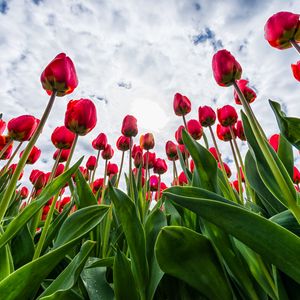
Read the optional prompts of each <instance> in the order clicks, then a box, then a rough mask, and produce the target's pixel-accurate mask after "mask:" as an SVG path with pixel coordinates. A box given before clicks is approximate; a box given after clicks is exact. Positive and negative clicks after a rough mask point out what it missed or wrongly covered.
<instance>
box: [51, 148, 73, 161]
mask: <svg viewBox="0 0 300 300" xmlns="http://www.w3.org/2000/svg"><path fill="white" fill-rule="evenodd" d="M59 153H60V157H59V162H65V161H67V160H68V158H69V155H70V150H69V149H63V150H60V149H57V150H56V151H55V152H54V154H53V159H54V160H56V159H57V157H58V155H59Z"/></svg>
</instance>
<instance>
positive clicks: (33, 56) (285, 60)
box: [0, 0, 300, 184]
mask: <svg viewBox="0 0 300 300" xmlns="http://www.w3.org/2000/svg"><path fill="white" fill-rule="evenodd" d="M297 4H298V5H297ZM298 9H299V1H296V0H294V1H288V0H286V1H282V0H268V1H259V0H252V1H251V0H228V1H221V0H220V1H211V0H194V1H192V0H177V1H176V0H143V1H142V0H124V1H114V0H110V1H109V0H89V1H88V0H85V1H83V0H82V1H79V0H73V1H72V0H65V1H63V0H10V1H9V0H7V1H5V0H0V33H1V34H0V53H1V55H0V82H1V85H0V99H1V111H2V112H3V118H4V120H6V121H8V120H9V119H10V118H12V117H15V116H18V115H22V114H32V115H34V116H36V117H41V114H42V112H43V109H44V108H45V106H46V104H47V101H48V96H47V94H46V93H45V91H44V90H43V89H42V87H41V84H40V74H41V72H42V70H43V68H44V67H45V66H46V65H47V64H48V63H49V62H50V61H51V60H52V59H53V58H54V57H55V56H56V55H57V54H58V53H60V52H65V53H66V54H67V55H68V56H70V57H71V59H72V60H73V62H74V64H75V67H76V69H77V74H78V78H79V86H78V88H77V89H76V90H75V91H74V92H73V94H71V95H68V96H66V97H63V98H57V100H56V103H55V105H54V109H53V111H52V113H51V115H50V118H49V120H48V123H47V125H46V128H45V129H44V132H43V135H42V137H41V138H40V139H39V141H38V146H39V147H40V148H41V149H42V157H41V159H40V160H39V162H38V163H37V164H36V165H35V167H36V168H42V169H44V170H45V171H47V170H49V169H50V165H52V163H53V160H52V154H53V152H54V150H55V149H54V146H53V145H52V144H51V142H50V135H51V132H52V131H53V129H54V128H55V127H56V126H60V125H62V124H63V120H64V113H65V109H66V106H67V103H68V100H70V99H79V98H90V99H92V100H93V101H94V103H95V104H96V107H97V111H98V124H97V126H96V128H95V129H94V130H93V131H92V132H91V133H90V134H89V135H87V136H86V137H84V138H80V142H79V146H78V150H79V151H77V153H76V156H77V157H79V156H81V155H82V154H86V155H87V156H88V155H91V154H95V153H94V151H93V149H92V147H91V145H90V144H91V140H92V139H93V138H94V137H95V136H96V135H97V134H99V133H100V132H105V133H106V134H107V135H108V139H109V143H111V144H113V145H115V142H116V140H117V138H118V136H119V135H120V129H121V124H122V120H123V117H124V116H125V115H126V114H133V115H135V116H136V117H137V119H138V125H139V132H140V133H141V134H142V133H145V132H153V133H154V135H155V139H156V147H155V150H156V152H157V153H158V156H160V157H164V156H165V154H164V146H165V142H166V141H167V140H174V131H175V130H176V129H177V127H178V126H179V125H181V123H182V120H181V119H180V118H179V117H176V116H175V114H174V113H173V108H172V103H173V96H174V94H175V93H176V92H180V93H182V94H184V95H186V96H187V97H189V99H190V100H191V102H192V112H191V113H190V114H189V115H188V119H190V118H197V111H198V107H199V106H200V105H201V106H202V105H212V106H213V108H217V107H221V106H223V105H225V104H232V105H235V104H234V102H233V90H232V88H222V87H219V86H218V85H217V84H216V83H215V81H214V79H213V76H212V70H211V59H212V56H213V54H214V52H216V51H217V50H218V49H222V48H226V49H227V50H229V51H230V52H231V53H232V54H233V55H234V56H235V57H236V59H237V60H238V61H239V62H240V64H241V65H242V67H243V78H246V79H249V81H250V86H252V87H253V88H255V90H256V91H257V93H258V98H257V100H256V102H255V103H253V109H254V111H255V113H256V114H257V116H258V119H259V121H260V122H261V124H262V126H263V128H265V130H266V133H267V135H271V134H272V133H276V132H277V131H278V129H277V125H276V121H275V118H274V116H273V115H272V112H271V109H270V107H269V105H268V102H267V100H268V99H269V98H270V99H273V100H277V101H279V102H281V103H282V104H284V109H285V111H286V112H287V114H288V115H290V116H298V117H299V116H300V106H299V96H300V84H299V82H296V81H295V79H294V78H293V76H292V73H291V68H290V65H291V63H294V62H296V61H297V60H299V59H300V58H299V55H298V54H297V53H296V51H295V50H294V49H289V50H285V51H280V50H277V49H274V48H271V47H270V46H269V45H268V43H267V42H266V41H265V40H264V24H265V22H266V20H267V19H268V18H269V17H270V16H271V15H272V14H274V13H276V12H278V11H291V12H294V13H298V12H299V10H298ZM236 108H237V109H240V107H238V106H236ZM135 141H136V142H138V138H136V140H135ZM220 145H221V149H222V152H223V153H224V154H223V156H224V157H225V160H226V161H228V162H229V163H230V165H231V166H232V167H233V165H232V160H231V155H230V151H229V145H228V144H226V143H221V142H220ZM242 148H243V151H245V150H246V145H242ZM119 160H120V155H119V153H116V155H115V157H114V158H113V160H112V161H113V162H116V163H118V162H119ZM102 167H103V166H102V165H101V171H100V170H99V172H98V174H97V177H100V175H101V173H102ZM29 170H30V168H29V169H28V170H27V172H28V171H29ZM25 181H26V179H24V182H25ZM165 181H166V183H167V184H169V181H170V180H169V177H166V178H165Z"/></svg>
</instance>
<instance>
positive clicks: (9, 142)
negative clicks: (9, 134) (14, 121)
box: [0, 139, 13, 158]
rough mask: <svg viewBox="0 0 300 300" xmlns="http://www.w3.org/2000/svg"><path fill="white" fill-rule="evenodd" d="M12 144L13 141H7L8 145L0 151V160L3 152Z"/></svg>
mask: <svg viewBox="0 0 300 300" xmlns="http://www.w3.org/2000/svg"><path fill="white" fill-rule="evenodd" d="M12 143H13V140H12V139H11V140H10V141H8V143H7V144H6V145H5V146H4V147H3V148H2V150H1V151H0V158H1V157H2V155H3V154H4V153H5V151H6V150H7V149H8V147H9V146H10V145H11V144H12Z"/></svg>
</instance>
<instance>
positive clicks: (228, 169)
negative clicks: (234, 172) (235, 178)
mask: <svg viewBox="0 0 300 300" xmlns="http://www.w3.org/2000/svg"><path fill="white" fill-rule="evenodd" d="M223 165H224V169H225V172H226V175H227V177H228V178H230V177H231V170H230V168H229V166H228V165H227V164H226V163H224V162H223ZM218 168H219V169H220V170H222V167H221V164H220V163H218Z"/></svg>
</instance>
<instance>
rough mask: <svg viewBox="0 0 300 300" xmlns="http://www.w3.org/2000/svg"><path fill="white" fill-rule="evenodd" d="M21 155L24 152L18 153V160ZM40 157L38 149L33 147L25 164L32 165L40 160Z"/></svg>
mask: <svg viewBox="0 0 300 300" xmlns="http://www.w3.org/2000/svg"><path fill="white" fill-rule="evenodd" d="M23 153H24V150H23V151H22V152H21V153H20V158H21V157H22V155H23ZM40 156H41V150H40V149H39V148H38V147H36V146H33V148H32V149H31V151H30V154H29V156H28V158H27V161H26V164H28V165H33V164H34V163H35V162H36V161H37V160H38V159H39V158H40Z"/></svg>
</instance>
